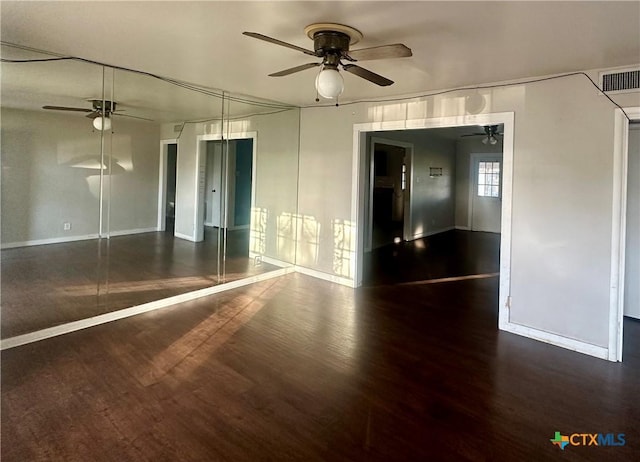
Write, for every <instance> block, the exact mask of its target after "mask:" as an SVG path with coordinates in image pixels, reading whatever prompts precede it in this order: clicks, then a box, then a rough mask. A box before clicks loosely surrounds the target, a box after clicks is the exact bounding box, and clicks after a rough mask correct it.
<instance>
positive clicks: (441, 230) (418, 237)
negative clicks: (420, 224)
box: [412, 226, 456, 240]
mask: <svg viewBox="0 0 640 462" xmlns="http://www.w3.org/2000/svg"><path fill="white" fill-rule="evenodd" d="M453 229H456V227H455V226H447V227H446V228H440V229H434V230H433V231H426V232H424V233H417V234H414V235H413V236H412V239H413V240H416V239H422V238H423V237H429V236H433V235H434V234H440V233H446V232H447V231H451V230H453Z"/></svg>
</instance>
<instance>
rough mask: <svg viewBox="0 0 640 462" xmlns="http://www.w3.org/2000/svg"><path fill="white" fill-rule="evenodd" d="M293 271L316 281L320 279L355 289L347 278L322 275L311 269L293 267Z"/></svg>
mask: <svg viewBox="0 0 640 462" xmlns="http://www.w3.org/2000/svg"><path fill="white" fill-rule="evenodd" d="M294 270H295V271H296V272H297V273H302V274H305V275H307V276H311V277H314V278H317V279H322V280H324V281H329V282H335V283H336V284H340V285H343V286H347V287H351V288H355V287H357V286H356V283H355V281H354V280H353V279H347V278H343V277H340V276H334V275H333V274H329V273H324V272H322V271H318V270H315V269H311V268H305V267H304V266H297V265H296V266H295V267H294Z"/></svg>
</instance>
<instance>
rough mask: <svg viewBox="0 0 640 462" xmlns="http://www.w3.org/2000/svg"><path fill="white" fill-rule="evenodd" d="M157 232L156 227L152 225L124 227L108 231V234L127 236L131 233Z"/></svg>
mask: <svg viewBox="0 0 640 462" xmlns="http://www.w3.org/2000/svg"><path fill="white" fill-rule="evenodd" d="M156 232H158V228H157V227H156V226H154V227H153V228H138V229H125V230H122V231H110V232H109V236H110V237H113V236H129V235H131V234H143V233H156Z"/></svg>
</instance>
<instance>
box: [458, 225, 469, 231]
mask: <svg viewBox="0 0 640 462" xmlns="http://www.w3.org/2000/svg"><path fill="white" fill-rule="evenodd" d="M455 228H456V229H460V230H462V231H471V228H469V227H468V226H456V227H455Z"/></svg>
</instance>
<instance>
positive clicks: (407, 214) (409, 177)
mask: <svg viewBox="0 0 640 462" xmlns="http://www.w3.org/2000/svg"><path fill="white" fill-rule="evenodd" d="M376 144H386V145H389V146H397V147H399V148H403V149H404V150H405V157H406V158H407V160H406V164H405V165H406V166H407V170H406V187H405V196H404V200H403V201H404V214H403V225H402V239H404V240H405V241H408V240H410V239H411V238H412V233H411V225H412V218H411V210H412V206H413V199H412V194H411V186H412V185H413V168H412V167H413V143H406V142H404V141H397V140H392V139H388V138H381V137H378V136H372V137H371V146H370V149H369V153H370V164H369V199H368V201H369V207H368V215H367V222H366V226H367V236H366V239H367V240H366V242H365V252H371V250H372V247H373V187H374V183H375V171H374V152H375V145H376Z"/></svg>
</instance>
